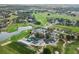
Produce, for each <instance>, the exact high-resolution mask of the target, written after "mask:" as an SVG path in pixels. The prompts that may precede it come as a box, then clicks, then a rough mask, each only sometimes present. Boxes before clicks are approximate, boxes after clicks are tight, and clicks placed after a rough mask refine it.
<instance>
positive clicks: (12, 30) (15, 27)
mask: <svg viewBox="0 0 79 59" xmlns="http://www.w3.org/2000/svg"><path fill="white" fill-rule="evenodd" d="M27 25H28V24H25V23H16V24H10V25H9V26H8V27H7V28H6V31H7V32H14V31H17V28H18V27H21V26H27Z"/></svg>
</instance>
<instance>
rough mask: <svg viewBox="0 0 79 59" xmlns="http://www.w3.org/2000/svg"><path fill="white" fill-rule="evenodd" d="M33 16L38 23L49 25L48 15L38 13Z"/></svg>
mask: <svg viewBox="0 0 79 59" xmlns="http://www.w3.org/2000/svg"><path fill="white" fill-rule="evenodd" d="M33 15H34V16H35V18H36V20H37V21H40V22H41V24H42V25H45V24H47V23H48V22H47V19H46V17H47V13H37V14H35V13H33Z"/></svg>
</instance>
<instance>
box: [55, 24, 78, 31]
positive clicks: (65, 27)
mask: <svg viewBox="0 0 79 59" xmlns="http://www.w3.org/2000/svg"><path fill="white" fill-rule="evenodd" d="M55 27H57V28H61V29H69V30H71V31H72V32H79V27H73V26H63V25H55Z"/></svg>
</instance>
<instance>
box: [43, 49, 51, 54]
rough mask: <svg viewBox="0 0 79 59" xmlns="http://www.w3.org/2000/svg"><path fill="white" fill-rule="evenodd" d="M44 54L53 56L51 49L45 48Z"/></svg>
mask: <svg viewBox="0 0 79 59" xmlns="http://www.w3.org/2000/svg"><path fill="white" fill-rule="evenodd" d="M43 54H51V50H50V49H49V48H44V50H43Z"/></svg>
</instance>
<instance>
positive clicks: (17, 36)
mask: <svg viewBox="0 0 79 59" xmlns="http://www.w3.org/2000/svg"><path fill="white" fill-rule="evenodd" d="M29 35H30V30H28V31H22V32H21V33H19V34H18V35H14V36H12V37H11V38H10V40H11V41H13V42H16V41H17V40H20V39H22V38H24V37H28V36H29Z"/></svg>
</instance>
